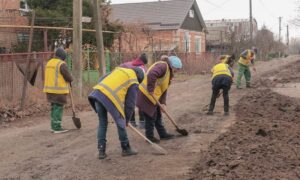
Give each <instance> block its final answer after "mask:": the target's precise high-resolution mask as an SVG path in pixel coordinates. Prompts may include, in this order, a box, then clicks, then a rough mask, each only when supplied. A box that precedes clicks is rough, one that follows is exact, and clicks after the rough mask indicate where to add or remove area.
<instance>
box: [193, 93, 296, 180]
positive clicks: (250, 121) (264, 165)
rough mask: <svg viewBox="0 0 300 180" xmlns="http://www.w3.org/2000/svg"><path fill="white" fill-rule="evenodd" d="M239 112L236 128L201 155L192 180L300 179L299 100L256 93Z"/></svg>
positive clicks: (239, 107) (242, 103)
mask: <svg viewBox="0 0 300 180" xmlns="http://www.w3.org/2000/svg"><path fill="white" fill-rule="evenodd" d="M235 109H236V112H237V122H236V124H235V125H233V126H232V127H231V128H230V130H229V131H227V133H225V134H223V135H221V136H220V137H219V138H218V139H217V140H216V141H215V142H213V143H212V144H211V145H210V148H209V150H208V152H205V153H204V154H203V155H201V157H202V158H201V159H200V160H199V163H198V164H196V165H195V167H194V168H193V169H192V171H191V174H190V176H189V179H199V178H200V179H245V177H247V178H246V179H274V178H279V179H282V178H283V179H299V178H300V152H299V149H300V103H299V100H297V99H292V98H289V97H286V96H281V95H279V94H276V93H274V92H272V91H271V90H269V89H264V90H257V89H253V90H251V91H250V92H249V93H248V95H247V96H245V97H243V98H242V99H241V100H240V101H239V103H238V104H237V105H236V107H235Z"/></svg>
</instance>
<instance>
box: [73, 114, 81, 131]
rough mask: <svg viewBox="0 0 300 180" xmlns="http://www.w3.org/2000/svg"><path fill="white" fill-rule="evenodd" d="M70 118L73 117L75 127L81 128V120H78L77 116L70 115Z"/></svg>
mask: <svg viewBox="0 0 300 180" xmlns="http://www.w3.org/2000/svg"><path fill="white" fill-rule="evenodd" d="M72 119H73V123H74V125H75V127H76V128H77V129H80V128H81V121H80V119H79V118H77V117H72Z"/></svg>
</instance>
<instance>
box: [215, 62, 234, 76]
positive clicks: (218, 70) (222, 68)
mask: <svg viewBox="0 0 300 180" xmlns="http://www.w3.org/2000/svg"><path fill="white" fill-rule="evenodd" d="M211 72H212V73H213V75H212V79H213V78H214V77H216V76H218V75H221V74H223V75H227V76H230V77H232V75H231V72H230V70H229V68H228V64H224V63H219V64H217V65H215V66H214V67H213V68H212V70H211Z"/></svg>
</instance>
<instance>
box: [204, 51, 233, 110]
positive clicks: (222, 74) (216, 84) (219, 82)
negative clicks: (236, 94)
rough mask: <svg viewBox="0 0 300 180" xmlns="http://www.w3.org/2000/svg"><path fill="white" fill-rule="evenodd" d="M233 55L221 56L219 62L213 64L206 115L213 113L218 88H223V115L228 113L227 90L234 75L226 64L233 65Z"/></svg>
mask: <svg viewBox="0 0 300 180" xmlns="http://www.w3.org/2000/svg"><path fill="white" fill-rule="evenodd" d="M233 62H234V56H228V55H225V56H221V57H220V63H219V64H217V65H215V66H214V67H213V68H212V70H211V72H212V91H213V92H212V96H211V100H210V105H209V110H208V112H207V114H208V115H213V111H214V108H215V103H216V99H217V98H218V96H220V90H221V89H222V90H223V92H222V93H223V98H224V115H229V95H228V93H229V90H230V87H231V84H232V78H233V76H234V73H233V70H232V68H231V67H230V66H229V65H228V64H231V65H233Z"/></svg>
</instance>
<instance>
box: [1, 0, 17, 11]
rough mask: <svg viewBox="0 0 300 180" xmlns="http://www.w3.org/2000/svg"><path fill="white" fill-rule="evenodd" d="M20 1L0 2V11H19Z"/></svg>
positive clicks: (7, 0) (2, 0)
mask: <svg viewBox="0 0 300 180" xmlns="http://www.w3.org/2000/svg"><path fill="white" fill-rule="evenodd" d="M19 8H20V0H0V10H2V9H19Z"/></svg>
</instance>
